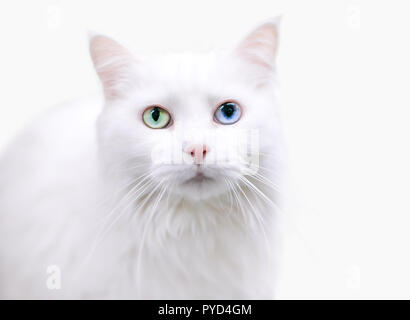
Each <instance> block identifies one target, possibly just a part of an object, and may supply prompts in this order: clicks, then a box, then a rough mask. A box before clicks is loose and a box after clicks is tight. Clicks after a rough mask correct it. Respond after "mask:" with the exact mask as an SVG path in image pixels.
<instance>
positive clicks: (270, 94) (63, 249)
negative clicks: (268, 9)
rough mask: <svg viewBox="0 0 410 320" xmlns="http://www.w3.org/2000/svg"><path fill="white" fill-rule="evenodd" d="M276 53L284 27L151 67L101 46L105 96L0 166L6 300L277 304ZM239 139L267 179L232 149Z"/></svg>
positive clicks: (47, 119)
mask: <svg viewBox="0 0 410 320" xmlns="http://www.w3.org/2000/svg"><path fill="white" fill-rule="evenodd" d="M276 47H277V21H269V22H266V23H264V24H262V25H261V26H260V27H258V28H257V29H255V30H254V31H253V32H251V33H250V34H249V35H248V37H247V38H245V39H244V40H243V41H242V42H241V43H240V44H239V46H238V47H237V48H235V50H233V52H214V53H211V54H183V55H168V56H164V57H153V58H150V59H146V60H143V61H140V60H138V59H136V58H134V56H133V55H131V54H130V53H129V52H128V51H127V50H126V49H124V48H123V47H122V46H121V45H119V44H118V43H116V42H115V41H113V40H112V39H110V38H107V37H105V36H94V37H92V38H91V39H90V51H91V56H92V59H93V63H94V65H95V68H96V71H97V74H98V76H99V78H100V80H101V82H102V85H103V91H104V95H101V96H96V97H93V98H87V99H83V100H79V101H75V102H71V103H67V104H64V105H61V106H59V107H56V108H53V109H51V110H50V111H48V112H46V113H45V114H44V115H42V116H40V117H39V118H38V119H36V120H35V121H33V123H32V124H31V125H30V126H29V127H27V128H26V130H25V131H24V132H23V133H22V134H21V135H20V136H19V137H18V138H17V139H16V140H15V141H14V142H13V143H12V144H11V145H10V147H9V148H8V149H7V150H6V152H5V153H4V155H3V156H2V158H1V160H0V222H1V223H0V297H1V298H52V299H60V298H80V299H95V298H101V299H161V298H164V299H219V298H223V299H254V298H260V299H261V298H272V297H273V292H274V283H275V270H276V265H277V255H278V241H279V239H278V231H277V224H278V221H277V217H278V212H279V209H278V201H279V194H280V185H281V178H280V177H281V172H282V170H283V151H282V149H283V146H282V137H281V130H280V121H279V116H278V92H277V83H276V73H275V69H274V56H275V53H276ZM221 110H222V111H224V112H225V113H226V114H225V115H224V116H225V118H220V112H221ZM226 110H228V111H226ZM235 112H237V113H238V114H239V116H238V119H239V120H236V121H237V122H233V121H232V119H233V116H232V114H234V115H235ZM226 115H228V116H229V117H228V116H226ZM147 117H148V118H147ZM228 118H229V119H228ZM153 119H154V120H153ZM162 119H165V122H164V126H163V127H161V128H159V124H160V121H162ZM229 121H231V122H229ZM240 132H245V135H243V136H242V135H241V133H240ZM187 133H189V134H187ZM249 133H251V134H249ZM210 136H213V139H211V138H210ZM239 136H241V137H245V136H246V137H249V136H252V137H256V138H257V139H256V138H255V139H253V140H252V138H250V139H249V140H247V141H246V142H245V144H246V146H249V144H250V143H251V142H252V141H253V144H254V145H255V144H257V150H256V149H255V148H254V149H252V148H251V149H252V150H254V151H255V150H256V151H257V153H258V157H257V161H256V166H257V170H250V171H249V168H248V167H249V166H248V164H249V161H248V162H246V161H245V162H246V163H245V162H244V161H242V160H243V154H242V153H240V152H239V151H238V150H237V149H235V148H234V149H232V150H227V149H226V148H223V147H224V145H225V146H226V144H228V145H233V143H231V141H233V140H235V138H236V137H239ZM240 140H241V141H242V140H243V139H240ZM242 142H243V141H242ZM221 145H222V147H221ZM170 146H172V151H173V152H172V156H171V157H170V154H171V153H170V150H171V148H170ZM220 147H221V148H220ZM228 149H229V148H228ZM156 150H162V153H161V152H159V153H158V152H155V151H156ZM164 150H165V151H164ZM175 150H176V152H175ZM178 151H180V157H178V155H179V154H178ZM256 151H255V152H254V153H256ZM221 154H222V156H223V157H221V158H219V157H218V156H215V157H214V158H212V157H213V156H214V155H221ZM175 155H177V156H175ZM252 155H253V156H255V154H252ZM228 156H229V159H230V160H231V161H229V162H224V161H221V160H220V159H222V158H223V159H225V158H227V157H228ZM211 159H213V161H211ZM218 159H219V160H218ZM248 160H249V159H248ZM253 165H255V163H253Z"/></svg>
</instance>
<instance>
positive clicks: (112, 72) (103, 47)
mask: <svg viewBox="0 0 410 320" xmlns="http://www.w3.org/2000/svg"><path fill="white" fill-rule="evenodd" d="M89 44H90V54H91V59H92V61H93V64H94V67H95V70H96V72H97V74H98V77H99V78H100V80H101V83H102V85H103V88H104V95H105V98H106V99H107V100H113V99H116V98H118V97H120V96H121V93H122V91H124V89H125V88H126V87H127V86H128V84H129V82H130V76H131V69H132V68H133V66H134V65H135V63H136V61H135V59H134V57H133V55H132V54H131V53H130V52H129V51H128V50H127V49H125V48H124V47H123V46H122V45H120V44H119V43H118V42H116V41H114V40H113V39H111V38H109V37H106V36H103V35H91V36H90V38H89Z"/></svg>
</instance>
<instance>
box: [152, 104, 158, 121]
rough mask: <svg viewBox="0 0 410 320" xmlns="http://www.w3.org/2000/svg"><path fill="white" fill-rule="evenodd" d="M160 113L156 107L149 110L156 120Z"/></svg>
mask: <svg viewBox="0 0 410 320" xmlns="http://www.w3.org/2000/svg"><path fill="white" fill-rule="evenodd" d="M159 115H160V111H159V108H158V107H155V108H153V109H152V111H151V117H152V119H154V121H158V119H159Z"/></svg>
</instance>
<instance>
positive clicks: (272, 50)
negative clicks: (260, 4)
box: [235, 17, 281, 70]
mask: <svg viewBox="0 0 410 320" xmlns="http://www.w3.org/2000/svg"><path fill="white" fill-rule="evenodd" d="M280 20H281V18H280V17H276V18H272V19H270V20H268V21H266V22H264V23H262V24H261V25H260V26H258V27H257V28H256V29H254V30H253V31H251V32H250V33H249V34H248V35H247V36H246V37H245V39H243V40H242V41H241V42H240V43H239V45H238V46H237V47H236V49H235V53H236V54H237V55H239V56H240V57H241V58H243V59H244V60H246V61H249V62H251V63H253V64H255V65H257V66H260V67H262V68H264V69H268V70H272V69H273V68H274V66H275V58H276V53H277V49H278V42H279V41H278V40H279V24H280Z"/></svg>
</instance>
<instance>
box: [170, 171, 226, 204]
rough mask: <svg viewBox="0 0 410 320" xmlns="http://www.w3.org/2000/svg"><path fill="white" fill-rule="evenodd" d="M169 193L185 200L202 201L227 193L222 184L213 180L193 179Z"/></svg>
mask: <svg viewBox="0 0 410 320" xmlns="http://www.w3.org/2000/svg"><path fill="white" fill-rule="evenodd" d="M171 192H172V193H173V194H175V195H176V196H179V197H183V198H185V199H187V200H193V201H203V200H209V199H211V198H216V197H219V196H222V195H224V194H225V193H226V192H228V188H227V186H226V185H225V184H224V183H223V182H221V181H218V180H216V179H214V178H209V177H203V178H197V177H194V178H192V179H189V180H186V181H184V182H182V183H180V184H179V185H177V186H175V187H174V188H172V190H171Z"/></svg>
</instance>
